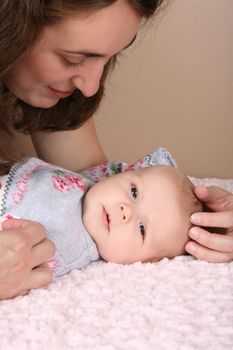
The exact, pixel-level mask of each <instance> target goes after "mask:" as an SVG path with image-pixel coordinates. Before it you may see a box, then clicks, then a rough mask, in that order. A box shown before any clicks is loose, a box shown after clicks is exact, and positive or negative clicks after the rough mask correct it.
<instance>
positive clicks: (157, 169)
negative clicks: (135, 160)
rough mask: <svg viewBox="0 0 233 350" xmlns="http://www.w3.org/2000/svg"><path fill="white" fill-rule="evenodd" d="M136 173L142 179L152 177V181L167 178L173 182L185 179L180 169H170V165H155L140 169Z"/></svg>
mask: <svg viewBox="0 0 233 350" xmlns="http://www.w3.org/2000/svg"><path fill="white" fill-rule="evenodd" d="M135 172H136V173H137V174H138V175H139V176H140V177H142V178H146V177H147V176H151V177H152V179H153V178H154V179H156V178H158V177H165V178H168V179H170V180H171V181H173V180H177V179H178V178H181V177H183V174H182V173H181V172H180V171H179V170H178V169H176V168H173V167H170V166H169V165H153V166H150V167H146V168H141V169H138V170H136V171H135Z"/></svg>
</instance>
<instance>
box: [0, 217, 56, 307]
mask: <svg viewBox="0 0 233 350" xmlns="http://www.w3.org/2000/svg"><path fill="white" fill-rule="evenodd" d="M54 254H55V246H54V243H52V242H51V241H49V240H48V239H47V238H46V232H45V230H44V228H43V226H42V225H40V224H38V223H33V222H30V221H26V220H9V221H6V222H4V223H3V231H2V232H1V233H0V300H2V299H6V298H12V297H14V296H17V295H20V293H21V294H22V293H26V292H27V291H28V290H29V289H31V288H39V287H41V286H43V285H45V284H47V283H49V282H50V281H51V279H52V272H51V271H50V270H49V268H48V264H47V261H48V260H49V259H50V258H51V257H52V256H53V255H54Z"/></svg>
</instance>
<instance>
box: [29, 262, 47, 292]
mask: <svg viewBox="0 0 233 350" xmlns="http://www.w3.org/2000/svg"><path fill="white" fill-rule="evenodd" d="M52 280H53V275H52V272H51V271H50V269H49V268H48V267H36V268H35V269H33V270H32V271H31V272H30V274H29V276H28V279H27V280H26V282H25V284H24V290H28V289H35V288H40V287H44V286H46V285H47V284H49V283H50V282H52Z"/></svg>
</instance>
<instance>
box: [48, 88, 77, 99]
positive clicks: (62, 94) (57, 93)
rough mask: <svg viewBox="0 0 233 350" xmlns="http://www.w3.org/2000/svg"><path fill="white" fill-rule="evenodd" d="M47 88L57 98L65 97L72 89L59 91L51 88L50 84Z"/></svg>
mask: <svg viewBox="0 0 233 350" xmlns="http://www.w3.org/2000/svg"><path fill="white" fill-rule="evenodd" d="M48 88H49V90H50V91H51V92H52V93H53V95H55V96H56V97H58V98H65V97H68V96H70V95H71V94H72V93H73V91H59V90H56V89H53V88H52V87H51V86H48Z"/></svg>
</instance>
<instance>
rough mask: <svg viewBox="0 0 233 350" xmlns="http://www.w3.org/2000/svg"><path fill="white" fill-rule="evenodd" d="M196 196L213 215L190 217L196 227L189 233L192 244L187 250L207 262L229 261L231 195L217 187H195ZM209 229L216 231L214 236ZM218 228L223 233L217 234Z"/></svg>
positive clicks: (231, 256) (232, 248)
mask: <svg viewBox="0 0 233 350" xmlns="http://www.w3.org/2000/svg"><path fill="white" fill-rule="evenodd" d="M195 194H196V196H197V197H198V198H199V199H200V200H201V201H202V202H204V204H205V205H206V206H207V207H208V208H209V209H210V210H211V211H212V212H201V213H195V214H193V215H192V216H191V223H192V224H194V225H196V226H194V227H192V228H191V229H190V230H189V237H190V238H191V239H192V241H189V242H188V243H187V244H186V247H185V249H186V251H187V252H188V253H190V254H192V255H193V256H195V257H196V258H198V259H202V260H206V261H209V262H216V263H221V262H223V263H224V262H230V261H232V260H233V194H232V193H230V192H227V191H225V190H223V189H221V188H219V187H216V186H211V187H205V186H196V187H195ZM200 226H201V227H200ZM204 227H206V229H204ZM208 228H217V229H216V230H215V233H210V232H208ZM219 228H220V229H224V234H218V233H217V232H216V231H217V230H218V229H219Z"/></svg>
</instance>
